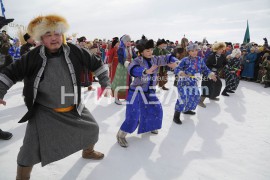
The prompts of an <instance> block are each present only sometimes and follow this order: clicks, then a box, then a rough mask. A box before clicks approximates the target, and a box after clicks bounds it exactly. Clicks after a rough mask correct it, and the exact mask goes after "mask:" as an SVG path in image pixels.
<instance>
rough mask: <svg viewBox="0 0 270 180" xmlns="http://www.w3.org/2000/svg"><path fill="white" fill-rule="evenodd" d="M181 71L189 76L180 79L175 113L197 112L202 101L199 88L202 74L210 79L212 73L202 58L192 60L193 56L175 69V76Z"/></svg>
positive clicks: (186, 58)
mask: <svg viewBox="0 0 270 180" xmlns="http://www.w3.org/2000/svg"><path fill="white" fill-rule="evenodd" d="M180 71H183V72H184V73H185V74H187V75H188V76H185V77H181V76H180V77H179V80H178V85H177V88H178V98H177V102H176V105H175V111H177V112H186V111H191V110H195V109H196V107H197V105H198V103H199V101H200V91H199V88H198V79H200V74H204V75H205V76H207V77H208V76H209V74H210V73H211V71H210V70H209V69H208V68H207V66H206V65H205V63H204V61H203V59H201V58H200V57H194V58H192V57H191V56H188V57H185V58H183V59H182V60H181V62H180V64H179V65H178V67H176V68H175V69H174V72H175V74H179V72H180Z"/></svg>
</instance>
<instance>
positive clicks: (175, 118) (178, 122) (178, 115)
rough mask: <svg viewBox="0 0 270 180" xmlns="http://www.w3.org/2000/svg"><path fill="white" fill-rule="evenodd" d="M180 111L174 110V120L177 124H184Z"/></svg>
mask: <svg viewBox="0 0 270 180" xmlns="http://www.w3.org/2000/svg"><path fill="white" fill-rule="evenodd" d="M180 114H181V113H180V112H178V111H174V115H173V121H174V122H175V123H176V124H182V121H181V120H180Z"/></svg>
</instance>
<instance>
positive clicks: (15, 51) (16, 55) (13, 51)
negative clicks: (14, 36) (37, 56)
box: [8, 46, 21, 61]
mask: <svg viewBox="0 0 270 180" xmlns="http://www.w3.org/2000/svg"><path fill="white" fill-rule="evenodd" d="M20 51H21V48H20V47H16V46H11V47H10V48H9V50H8V54H10V55H11V56H12V58H13V61H17V60H19V59H20V58H21V53H20Z"/></svg>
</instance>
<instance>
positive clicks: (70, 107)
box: [53, 105, 75, 113]
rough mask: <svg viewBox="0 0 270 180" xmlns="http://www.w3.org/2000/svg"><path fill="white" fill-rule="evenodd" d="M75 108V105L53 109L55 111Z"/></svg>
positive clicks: (67, 110) (66, 110)
mask: <svg viewBox="0 0 270 180" xmlns="http://www.w3.org/2000/svg"><path fill="white" fill-rule="evenodd" d="M74 108H75V105H73V106H68V107H65V108H54V109H53V110H54V111H55V112H61V113H62V112H69V111H72V110H73V109H74Z"/></svg>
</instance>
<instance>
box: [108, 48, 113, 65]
mask: <svg viewBox="0 0 270 180" xmlns="http://www.w3.org/2000/svg"><path fill="white" fill-rule="evenodd" d="M114 52H115V51H114V49H111V50H110V51H109V58H108V64H111V63H112V62H113V57H114Z"/></svg>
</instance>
